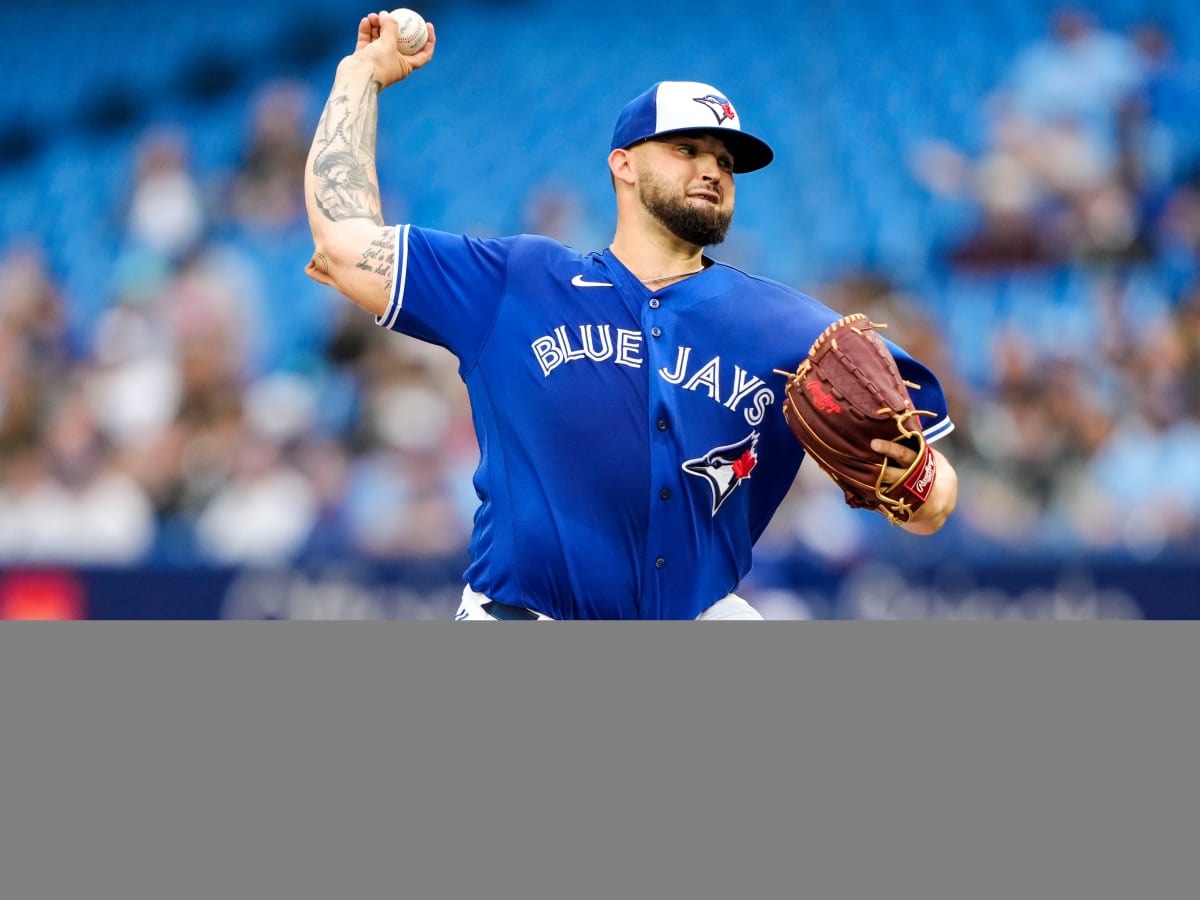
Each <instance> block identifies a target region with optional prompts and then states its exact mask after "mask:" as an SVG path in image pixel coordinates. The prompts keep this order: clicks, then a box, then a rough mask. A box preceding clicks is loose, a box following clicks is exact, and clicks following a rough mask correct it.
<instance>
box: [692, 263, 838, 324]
mask: <svg viewBox="0 0 1200 900" xmlns="http://www.w3.org/2000/svg"><path fill="white" fill-rule="evenodd" d="M717 267H719V268H720V270H721V277H722V278H723V279H724V280H725V282H726V283H727V286H728V288H727V289H728V290H729V292H730V293H736V294H737V295H738V296H744V297H745V298H746V300H747V302H748V303H753V304H754V306H755V307H757V308H759V309H767V310H770V311H772V312H790V313H792V314H793V315H796V314H803V316H804V318H805V319H810V318H811V320H812V321H813V322H814V323H815V322H823V323H824V324H822V325H821V328H822V329H824V328H825V327H826V326H828V325H829V324H830V323H831V322H833V321H835V320H836V319H839V318H841V316H842V314H841V313H839V312H837V311H835V310H834V309H833V308H832V307H830V306H828V305H827V304H825V303H823V302H822V301H820V300H818V299H817V298H816V297H813V296H811V295H809V294H806V293H804V292H803V291H800V290H797V289H796V288H794V287H791V286H790V285H787V284H784V283H783V282H781V281H775V280H773V279H770V278H765V277H763V276H761V275H751V274H750V273H748V272H744V271H742V270H741V269H739V268H737V267H736V266H731V265H729V264H728V263H721V262H718V263H715V264H714V268H717Z"/></svg>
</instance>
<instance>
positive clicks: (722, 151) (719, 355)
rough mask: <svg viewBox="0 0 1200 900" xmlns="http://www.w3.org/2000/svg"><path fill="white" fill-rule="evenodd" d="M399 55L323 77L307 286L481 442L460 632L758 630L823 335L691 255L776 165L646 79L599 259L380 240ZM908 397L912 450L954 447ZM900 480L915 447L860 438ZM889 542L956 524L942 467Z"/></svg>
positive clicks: (382, 40) (618, 135)
mask: <svg viewBox="0 0 1200 900" xmlns="http://www.w3.org/2000/svg"><path fill="white" fill-rule="evenodd" d="M428 32H429V37H428V41H427V43H426V44H425V46H424V48H423V49H422V50H420V51H419V52H418V53H416V54H414V55H411V56H405V55H402V54H401V53H400V52H398V48H397V30H396V22H395V20H394V19H393V18H392V17H391V16H390V15H388V14H387V13H378V14H377V13H371V14H370V15H368V16H366V17H365V18H363V19H362V21H361V22H360V23H359V29H358V42H357V47H356V49H355V51H354V53H353V54H352V55H350V56H348V57H346V58H345V59H344V60H342V62H341V63H340V64H339V66H338V68H337V73H336V78H335V82H334V86H333V89H332V92H331V94H330V97H329V101H328V103H327V105H326V107H325V110H324V113H323V115H322V117H321V121H320V124H319V125H318V127H317V133H316V136H315V138H314V141H313V144H312V148H311V151H310V155H309V160H308V168H307V172H306V176H305V185H304V186H305V194H306V198H307V204H308V216H309V221H310V224H311V227H312V233H313V239H314V245H315V252H314V254H313V257H312V260H311V261H310V263H309V264H308V267H307V271H308V273H309V274H310V275H311V276H312V277H313V278H315V279H316V280H317V281H319V282H321V283H323V284H326V285H330V286H333V287H334V288H336V289H337V290H338V291H339V292H341V293H342V294H344V295H345V296H346V297H348V298H350V299H351V300H353V301H354V302H355V303H357V304H359V305H360V306H362V307H363V308H365V309H366V310H368V311H370V312H371V313H373V314H374V315H375V317H376V321H377V323H378V324H379V325H381V326H382V327H384V328H389V329H393V330H395V331H399V332H402V333H404V334H407V335H411V336H414V337H416V338H419V339H421V340H424V341H429V342H432V343H435V344H439V345H442V346H444V347H447V348H448V349H449V350H450V351H451V352H453V353H454V355H455V356H456V357H457V359H458V360H459V372H460V374H461V376H462V378H463V381H464V382H465V384H466V387H467V390H468V393H469V396H470V400H471V404H472V414H473V418H474V424H475V428H476V432H477V437H478V440H479V448H480V455H481V458H480V463H479V468H478V470H477V471H476V474H475V478H474V485H475V489H476V492H477V494H478V496H479V501H480V505H479V508H478V511H477V513H476V518H475V527H474V533H473V536H472V539H471V546H470V552H471V563H470V565H469V567H468V569H467V571H466V573H465V581H466V585H465V589H464V592H463V600H462V605H461V606H460V608H459V610H458V613H457V615H456V617H455V618H457V619H528V620H535V619H703V620H713V619H761V618H762V617H761V615H760V614H759V613H758V612H757V611H756V610H754V609H753V608H752V607H751V606H750V605H749V604H748V603H747V602H746V601H745V600H743V599H742V598H740V597H738V596H737V593H736V591H737V588H738V585H739V583H740V582H741V581H742V579H743V578H744V577H745V576H746V574H747V573H748V572H749V570H750V567H751V552H752V548H753V546H754V542H755V541H756V540H757V538H758V537H759V536H760V535H761V534H762V532H763V530H764V528H765V527H766V526H767V523H768V521H769V520H770V518H771V516H772V514H773V513H774V511H775V509H776V508H777V506H778V505H779V503H780V502H781V501H782V499H783V498H784V495H785V494H786V493H787V491H788V489H789V487H790V486H791V484H792V482H793V479H794V478H795V475H796V472H797V470H798V468H799V466H800V463H801V460H802V459H803V458H804V452H803V449H802V447H801V445H800V444H799V442H798V441H797V440H796V438H795V436H794V435H793V434H792V432H791V430H790V429H789V427H788V424H787V422H786V421H785V417H784V416H783V414H782V412H781V405H780V404H781V400H782V398H783V394H784V379H782V378H781V377H780V376H779V375H778V374H776V371H775V370H777V369H780V370H790V369H792V368H794V367H795V366H796V363H797V359H798V358H799V357H800V356H802V355H803V354H804V352H805V350H806V349H807V348H808V347H809V346H810V344H812V343H813V341H814V340H815V339H816V338H817V337H818V336H819V335H821V333H822V331H823V330H824V329H826V327H827V326H829V325H830V323H831V322H833V321H834V320H836V319H838V318H839V316H838V314H837V313H835V312H834V311H833V310H831V309H829V308H828V307H826V306H824V305H822V304H821V303H819V302H817V301H816V300H814V299H812V298H811V297H808V296H805V295H803V294H801V293H799V292H797V291H795V290H793V289H791V288H789V287H786V286H784V285H781V284H777V283H774V282H771V281H768V280H765V279H762V278H757V277H754V276H751V275H748V274H745V273H743V272H741V271H739V270H737V269H735V268H733V267H731V266H727V265H724V264H722V263H720V262H717V261H715V260H713V259H712V258H710V257H708V256H706V255H705V254H704V248H705V247H708V246H710V245H714V244H719V243H720V242H721V241H722V239H723V238H724V237H725V234H726V231H727V229H728V227H729V224H730V221H731V218H732V215H733V209H734V192H735V176H736V175H739V174H741V173H744V172H751V171H754V170H756V169H760V168H762V167H764V166H766V165H767V164H768V163H770V162H771V160H772V157H773V153H772V150H771V149H770V147H769V146H768V145H767V144H766V143H765V142H764V141H762V140H761V139H759V138H757V137H754V136H752V135H751V134H750V133H749V132H747V131H746V130H744V129H743V127H742V121H741V118H740V117H739V115H738V113H737V111H736V109H735V107H734V106H733V104H732V103H731V102H730V100H729V99H728V98H727V97H726V96H724V95H723V94H722V93H721V92H720V91H718V90H717V89H716V88H714V87H713V86H711V85H707V84H702V83H698V82H661V83H659V84H657V85H655V86H653V87H651V88H650V89H649V90H647V91H646V92H645V93H643V94H641V95H640V96H638V97H637V98H635V99H634V100H633V101H631V102H630V103H629V104H628V105H627V106H626V107H625V108H624V110H622V111H621V113H620V115H619V117H618V118H617V121H616V126H615V129H614V134H613V141H612V147H611V152H610V153H609V156H608V166H609V171H610V173H611V177H612V181H613V184H614V188H615V191H616V204H617V226H616V231H615V235H614V237H613V240H612V243H611V244H610V245H609V246H608V247H607V248H606V249H604V250H602V251H598V252H592V253H588V254H586V255H580V253H578V252H576V251H575V250H572V249H570V248H568V247H566V246H563V245H561V244H559V243H557V242H555V241H552V240H550V239H548V238H544V237H539V236H532V235H521V236H515V237H508V238H500V239H487V240H483V239H475V238H472V237H468V236H463V235H456V234H448V233H444V232H440V231H433V230H430V229H427V228H421V227H419V226H417V225H413V224H398V225H392V224H387V223H385V222H384V221H383V218H382V216H381V213H380V202H379V186H378V185H379V182H378V180H377V175H376V171H375V158H374V150H375V136H376V123H377V116H378V111H379V99H378V98H379V93H380V91H382V90H383V89H384V88H386V87H389V86H390V85H392V84H394V83H395V82H398V81H401V80H403V79H405V78H407V77H408V76H409V75H411V74H412V73H413V72H414V71H415V70H416V69H419V68H421V67H422V66H424V65H425V64H426V63H428V62H429V61H430V59H431V58H432V57H433V54H434V50H435V46H436V34H435V31H434V27H433V25H429V26H428ZM891 349H892V350H893V352H894V354H895V356H896V360H897V363H898V365H899V368H900V370H901V372H902V373H903V376H904V377H905V378H906V379H907V380H909V381H910V382H911V383H912V384H913V385H914V386H916V387H919V390H920V400H921V407H922V409H924V410H928V411H929V412H930V415H929V417H928V419H927V421H926V422H925V436H926V438H927V440H928V441H929V442H932V441H934V440H936V439H937V438H938V437H941V436H943V435H945V434H947V433H948V432H949V431H950V430H951V428H952V427H953V426H952V424H951V421H950V418H949V415H948V413H947V410H946V403H945V399H944V397H943V394H942V390H941V387H940V386H939V384H938V381H937V379H936V377H935V376H934V375H933V374H932V373H931V372H929V371H928V370H927V369H926V368H925V367H924V366H922V365H921V364H920V363H919V362H917V361H915V360H913V359H911V358H910V357H909V356H908V355H907V354H906V353H905V352H904V351H903V350H901V349H900V348H899V347H895V346H892V347H891ZM876 443H877V446H876V447H875V449H876V450H877V451H880V452H882V453H886V455H887V456H889V457H891V458H892V459H894V460H895V461H896V463H897V464H898V465H900V466H908V465H910V464H914V462H915V461H914V450H912V449H910V448H909V447H908V446H905V445H902V444H900V443H893V442H886V441H885V442H876ZM930 451H931V452H932V455H933V459H934V461H935V462H936V464H937V478H936V480H935V481H934V482H933V486H932V490H931V491H930V493H929V496H928V499H927V501H926V502H925V503H924V505H923V506H921V508H920V509H919V510H918V511H917V512H916V513H915V514H914V515H913V516H912V518H911V519H910V520H909V521H908V522H906V523H904V524H903V525H902V526H901V527H903V528H905V529H907V530H908V531H911V532H913V533H916V534H928V533H932V532H934V531H936V530H937V529H938V528H940V527H941V525H942V523H943V522H944V521H945V519H946V517H947V516H948V515H949V514H950V513H951V511H952V509H953V507H954V503H955V497H956V493H957V479H956V477H955V475H954V470H953V469H952V468H951V466H950V464H949V463H948V462H947V461H946V459H945V457H944V456H943V455H942V454H941V453H939V452H938V451H936V450H935V449H933V448H930Z"/></svg>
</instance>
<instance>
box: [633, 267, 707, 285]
mask: <svg viewBox="0 0 1200 900" xmlns="http://www.w3.org/2000/svg"><path fill="white" fill-rule="evenodd" d="M703 271H704V266H701V267H700V268H698V269H693V270H692V271H690V272H676V273H675V274H674V275H659V276H658V277H657V278H639V279H638V281H640V282H641V283H642V284H658V282H660V281H670V280H671V279H672V278H686V277H687V276H688V275H695V274H696V273H698V272H703Z"/></svg>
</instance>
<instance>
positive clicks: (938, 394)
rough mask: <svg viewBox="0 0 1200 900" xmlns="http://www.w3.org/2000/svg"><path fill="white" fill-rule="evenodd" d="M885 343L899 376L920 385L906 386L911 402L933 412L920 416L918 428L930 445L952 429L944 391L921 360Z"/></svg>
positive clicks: (888, 342) (952, 424) (900, 348)
mask: <svg viewBox="0 0 1200 900" xmlns="http://www.w3.org/2000/svg"><path fill="white" fill-rule="evenodd" d="M885 342H886V343H887V345H888V349H890V350H891V351H892V355H893V356H894V357H895V358H896V368H897V369H899V370H900V375H901V377H903V378H904V380H905V381H911V382H912V383H913V384H916V385H920V387H918V388H916V389H913V388H909V396H911V397H912V402H913V405H914V406H916V408H917V409H919V410H925V411H927V412H930V413H932V415H930V416H922V417H921V430H922V431H923V432H924V433H925V440H926V441H927V442H929V443H931V444H932V443H933V442H934V441H936V440H939V439H941V438H944V437H945V436H946V435H948V434H949V433H950V432H951V431H953V430H954V422H953V421H951V419H950V410H949V408H948V407H947V404H946V394H945V392H944V391H943V390H942V385H941V382H939V381H938V379H937V376H936V375H934V374H933V372H931V371H930V370H929V369H927V368H926V367H925V366H924V365H923V364H922V363H919V362H917V361H916V360H915V359H913V358H912V357H911V356H909V355H908V352H907V351H906V350H904V348H902V347H899V346H897V345H896V344H893V343H892V342H891V341H887V340H886V339H885Z"/></svg>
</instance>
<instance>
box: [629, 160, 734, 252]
mask: <svg viewBox="0 0 1200 900" xmlns="http://www.w3.org/2000/svg"><path fill="white" fill-rule="evenodd" d="M638 198H639V199H640V200H641V201H642V206H644V207H645V208H646V211H647V212H649V213H650V214H651V215H652V216H654V218H656V219H658V221H659V222H661V223H662V224H663V226H664V227H665V228H666V229H667V230H668V231H670V232H671V234H673V235H675V237H677V238H679V239H680V240H681V241H687V242H688V243H689V244H695V245H696V246H697V247H711V246H712V245H714V244H719V243H721V241H723V240H725V235H726V234H728V232H729V226H730V224H731V223H732V222H733V212H732V211H730V212H725V211H723V210H721V209H719V208H717V207H716V206H710V205H709V204H707V203H706V204H705V205H704V206H703V207H698V206H697V205H695V204H692V203H689V202H688V200H687V198H686V197H684V196H682V195H681V194H680V193H679V192H678V191H675V190H673V186H672V185H670V184H668V183H667V182H666V181H665V180H663V179H660V178H658V176H657V175H649V176H646V175H643V177H642V180H641V181H640V182H639V183H638Z"/></svg>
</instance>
